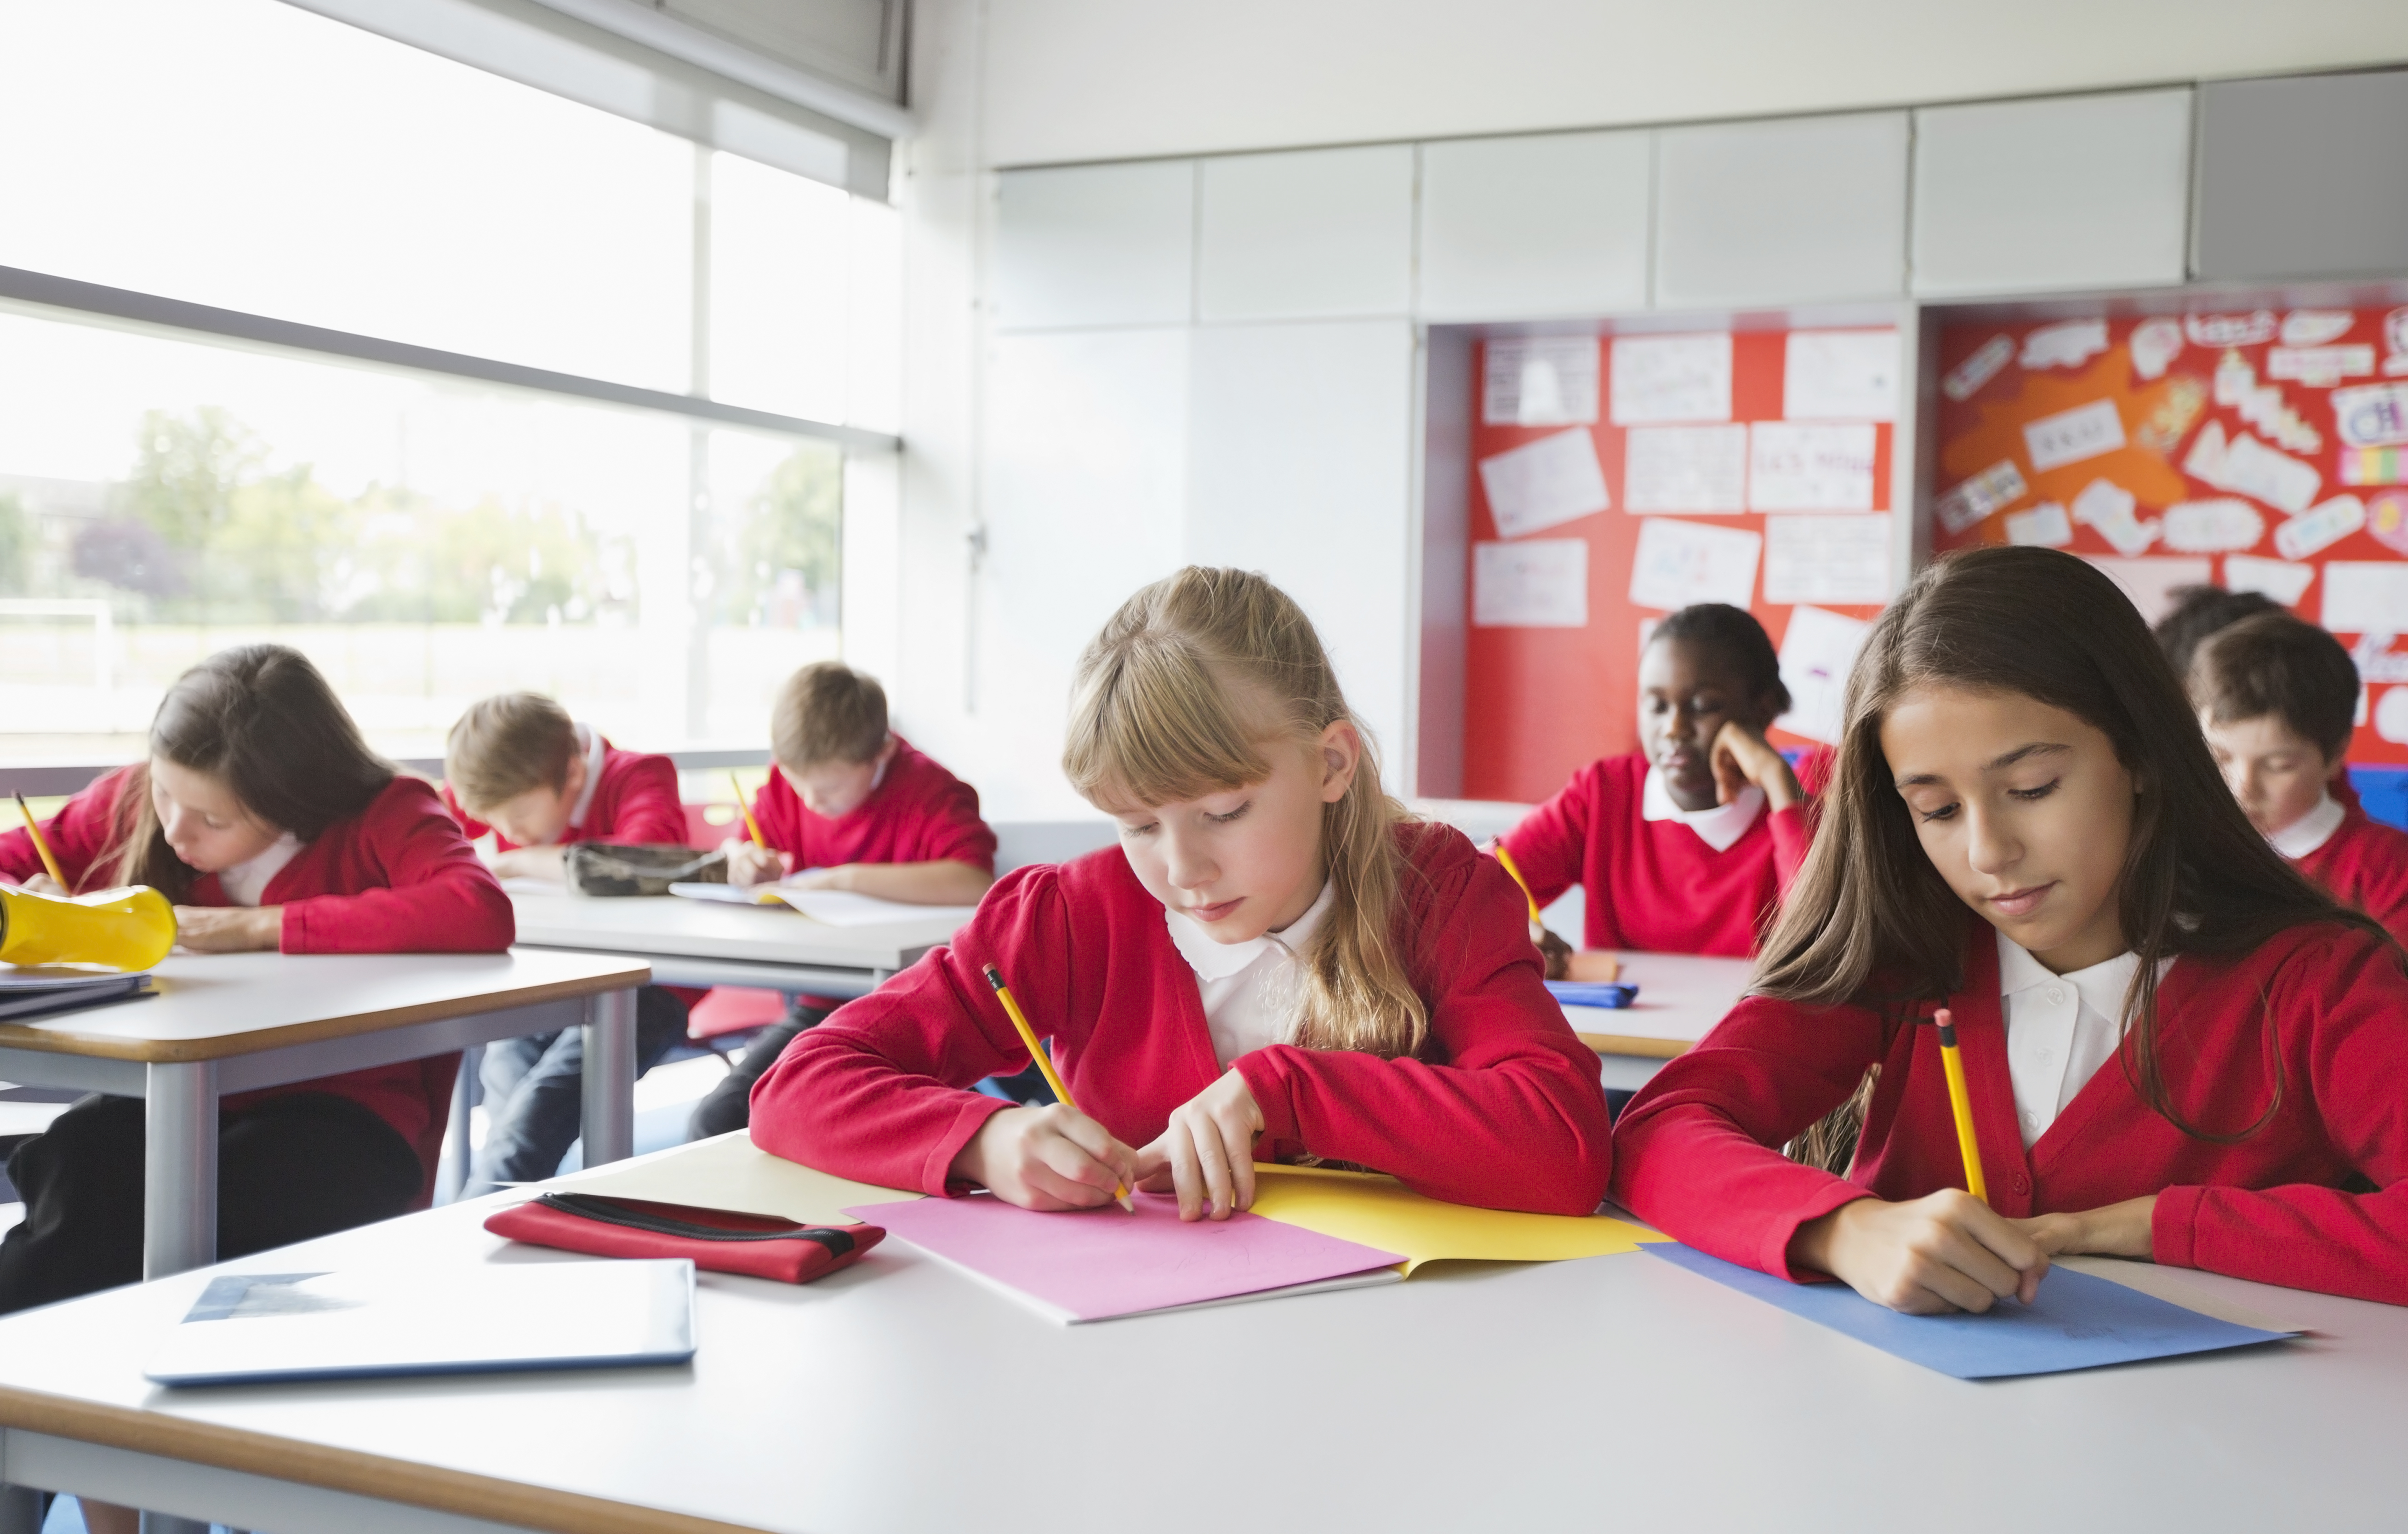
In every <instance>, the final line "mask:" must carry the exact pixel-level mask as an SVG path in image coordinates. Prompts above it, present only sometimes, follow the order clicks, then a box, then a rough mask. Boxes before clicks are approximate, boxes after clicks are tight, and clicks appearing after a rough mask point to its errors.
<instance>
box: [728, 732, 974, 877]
mask: <svg viewBox="0 0 2408 1534" xmlns="http://www.w3.org/2000/svg"><path fill="white" fill-rule="evenodd" d="M753 819H755V820H757V821H759V822H760V823H761V839H762V840H764V841H766V842H767V843H768V844H769V846H770V847H771V848H772V849H774V850H776V851H778V852H781V853H794V854H795V867H796V870H797V871H799V870H801V869H804V868H834V867H841V866H842V865H844V864H847V863H936V862H940V861H951V862H955V863H967V864H968V865H970V866H971V867H974V868H982V869H984V870H985V871H986V872H988V873H993V872H994V871H995V833H994V832H993V831H992V830H989V829H988V828H987V824H986V822H985V821H983V820H981V819H980V818H979V796H978V790H977V789H975V788H972V787H971V786H970V785H969V784H968V783H966V782H964V781H961V780H960V779H959V778H956V777H954V776H953V774H952V773H950V772H948V771H946V770H945V769H944V768H943V767H939V766H938V765H937V762H936V760H935V759H934V758H933V757H929V756H925V755H923V754H921V753H919V752H916V751H914V750H912V749H911V746H910V742H909V741H906V740H905V739H903V738H901V737H900V736H897V737H896V741H895V755H894V758H893V760H891V761H889V762H888V763H887V764H886V776H885V777H883V778H882V779H880V780H879V781H878V786H877V787H876V788H874V789H872V790H871V791H870V794H869V797H867V799H864V800H863V801H862V802H861V803H860V804H859V805H857V806H855V807H854V808H853V810H849V811H847V812H846V813H844V814H842V815H839V816H836V817H835V818H833V819H831V818H829V817H828V816H826V815H817V814H813V813H812V812H811V811H810V810H809V809H807V808H806V807H805V806H804V804H803V799H802V796H801V795H799V794H796V792H795V787H794V785H793V784H792V783H789V782H788V781H786V775H785V774H784V773H782V772H780V771H778V770H777V769H775V768H774V767H773V768H771V769H770V772H769V781H767V782H766V783H764V784H762V785H761V791H760V792H759V793H758V794H755V795H753Z"/></svg>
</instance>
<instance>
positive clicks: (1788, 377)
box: [1463, 329, 1901, 802]
mask: <svg viewBox="0 0 2408 1534" xmlns="http://www.w3.org/2000/svg"><path fill="white" fill-rule="evenodd" d="M1900 366H1901V364H1900V361H1899V350H1898V337H1897V333H1896V331H1894V330H1888V329H1870V330H1869V329H1845V330H1806V329H1799V330H1780V329H1773V330H1756V331H1739V332H1725V331H1715V332H1706V333H1695V334H1689V335H1660V336H1659V335H1637V336H1612V337H1593V336H1590V337H1492V338H1490V339H1489V340H1487V341H1484V342H1483V343H1481V346H1480V351H1479V356H1478V359H1477V372H1476V376H1477V378H1478V380H1479V385H1478V387H1477V388H1476V389H1475V390H1474V391H1473V393H1474V399H1473V404H1472V410H1473V418H1472V434H1471V443H1472V452H1471V457H1472V474H1471V486H1470V502H1471V523H1470V540H1471V550H1470V553H1471V558H1470V559H1469V562H1468V565H1469V571H1468V578H1469V582H1470V588H1471V589H1470V592H1469V613H1470V616H1471V624H1470V627H1469V634H1468V636H1467V638H1466V644H1465V681H1464V713H1465V719H1464V770H1463V793H1464V794H1465V796H1468V797H1471V798H1482V799H1508V800H1518V801H1524V802H1534V801H1537V800H1541V799H1544V798H1546V797H1548V796H1551V795H1553V794H1554V793H1555V791H1556V790H1557V789H1559V788H1561V787H1562V786H1563V784H1564V782H1565V781H1566V780H1567V779H1568V778H1570V775H1571V774H1572V772H1573V771H1574V770H1576V769H1577V768H1579V767H1583V766H1584V765H1585V764H1587V763H1588V762H1590V761H1593V760H1595V759H1596V758H1598V757H1599V756H1604V755H1609V754H1614V753H1623V752H1628V751H1632V750H1635V749H1637V746H1638V725H1637V710H1638V686H1637V672H1638V666H1639V651H1640V645H1641V633H1642V630H1643V629H1644V628H1645V627H1646V626H1648V625H1651V624H1653V623H1654V622H1655V621H1656V620H1657V619H1660V618H1662V617H1663V616H1664V614H1665V613H1666V612H1668V611H1670V610H1671V609H1674V608H1677V607H1681V606H1684V605H1686V604H1687V603H1688V602H1691V601H1705V600H1714V601H1728V602H1731V603H1733V604H1734V605H1738V606H1744V607H1747V608H1749V609H1751V610H1753V611H1754V612H1755V613H1756V617H1757V618H1758V620H1760V621H1761V622H1762V623H1763V624H1764V625H1765V628H1766V630H1767V632H1768V633H1770V635H1771V637H1772V639H1773V642H1774V643H1775V645H1777V646H1780V647H1781V649H1782V652H1783V672H1784V676H1785V680H1787V681H1789V683H1790V687H1791V691H1792V693H1793V694H1795V695H1798V697H1799V707H1798V709H1797V710H1796V711H1795V712H1794V713H1793V715H1792V716H1791V717H1790V718H1788V719H1787V720H1786V721H1785V724H1787V725H1789V726H1791V727H1789V728H1785V729H1781V730H1776V731H1775V732H1774V738H1775V739H1776V740H1783V741H1786V742H1788V743H1792V744H1796V743H1800V742H1803V741H1807V740H1812V739H1820V738H1826V736H1827V735H1828V733H1829V721H1830V720H1832V719H1835V718H1836V710H1837V703H1838V692H1839V686H1840V684H1841V683H1842V681H1844V677H1845V666H1846V661H1847V659H1848V658H1849V657H1850V656H1851V655H1852V654H1853V647H1854V644H1855V642H1856V640H1858V639H1860V638H1861V636H1862V631H1863V628H1864V625H1865V624H1868V623H1869V622H1870V620H1871V618H1873V617H1874V616H1875V615H1877V614H1878V613H1879V611H1880V609H1881V607H1882V604H1883V603H1884V602H1885V601H1886V600H1887V598H1888V596H1889V595H1891V592H1892V590H1893V581H1892V570H1893V563H1894V561H1893V554H1892V547H1893V544H1892V537H1891V526H1890V516H1889V511H1890V502H1891V495H1890V487H1891V478H1890V458H1891V451H1892V447H1891V436H1892V424H1891V423H1892V419H1893V417H1894V415H1895V413H1896V404H1897V397H1898V392H1899V367H1900Z"/></svg>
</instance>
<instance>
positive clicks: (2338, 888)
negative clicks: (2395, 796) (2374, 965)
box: [2294, 797, 2408, 943]
mask: <svg viewBox="0 0 2408 1534" xmlns="http://www.w3.org/2000/svg"><path fill="white" fill-rule="evenodd" d="M2294 867H2297V868H2298V869H2299V870H2300V872H2301V873H2303V874H2306V875H2307V876H2308V877H2309V878H2310V879H2313V880H2315V882H2317V883H2319V884H2322V885H2323V886H2324V887H2325V889H2326V890H2327V891H2329V893H2330V894H2331V896H2332V897H2333V898H2334V899H2336V900H2339V901H2340V902H2342V903H2343V905H2347V906H2355V907H2357V908H2358V910H2362V911H2364V912H2366V913H2367V914H2368V915H2369V916H2372V917H2373V918H2374V919H2375V920H2376V921H2378V922H2381V923H2382V924H2383V925H2384V926H2385V927H2386V928H2387V929H2388V930H2389V931H2390V933H2391V935H2392V936H2393V937H2395V938H2397V939H2400V940H2401V942H2403V943H2408V831H2397V830H2394V829H2392V828H2391V827H2390V826H2388V825H2386V824H2382V823H2381V822H2379V821H2373V820H2369V819H2368V818H2367V814H2366V811H2365V810H2360V809H2359V808H2358V804H2357V801H2356V799H2355V798H2354V797H2353V799H2352V800H2351V802H2350V803H2349V805H2348V807H2347V808H2346V809H2345V810H2343V814H2342V819H2341V828H2340V829H2338V830H2336V831H2335V832H2333V834H2332V835H2331V836H2329V837H2328V838H2326V839H2325V844H2324V845H2323V846H2321V847H2319V848H2317V849H2316V850H2315V852H2313V853H2309V854H2308V855H2307V856H2305V857H2302V858H2300V859H2298V860H2297V861H2296V863H2295V864H2294Z"/></svg>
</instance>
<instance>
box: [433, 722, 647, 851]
mask: <svg viewBox="0 0 2408 1534" xmlns="http://www.w3.org/2000/svg"><path fill="white" fill-rule="evenodd" d="M443 803H444V805H445V806H446V807H447V808H449V809H450V810H451V811H452V814H453V815H455V816H457V817H458V818H459V822H460V828H461V829H462V830H463V831H465V832H466V833H467V836H468V839H469V840H471V841H474V840H476V839H478V838H479V837H481V836H483V835H484V834H485V833H486V832H487V831H490V830H493V827H491V826H489V825H487V824H485V823H484V822H482V821H480V820H479V819H477V818H476V817H475V816H474V815H471V814H469V813H468V812H467V811H466V810H463V809H461V808H460V801H459V800H458V799H456V798H454V797H452V785H451V784H450V783H445V784H444V785H443ZM572 841H616V842H639V843H652V844H662V843H666V844H667V845H668V846H672V847H682V846H684V845H685V804H684V801H683V800H681V799H680V798H679V797H678V775H677V764H676V763H675V762H672V761H670V760H669V759H668V758H667V757H666V756H651V755H647V754H645V753H642V752H635V751H621V750H620V749H619V748H618V747H616V746H614V745H612V744H610V742H609V741H608V740H605V741H603V742H602V776H601V781H599V782H597V783H595V787H594V802H593V803H592V804H589V805H587V806H586V807H585V819H584V821H583V822H581V824H576V825H572V826H570V827H568V828H567V829H566V830H565V831H563V832H562V833H561V834H560V844H561V845H563V846H566V845H567V844H568V843H569V842H572ZM517 846H518V843H517V842H515V841H512V840H511V839H509V838H508V837H506V836H503V835H502V834H501V833H500V832H498V831H495V832H494V850H495V852H502V853H507V852H509V851H510V850H512V849H513V848H515V847H517Z"/></svg>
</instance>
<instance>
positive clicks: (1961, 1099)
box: [1931, 1007, 1990, 1204]
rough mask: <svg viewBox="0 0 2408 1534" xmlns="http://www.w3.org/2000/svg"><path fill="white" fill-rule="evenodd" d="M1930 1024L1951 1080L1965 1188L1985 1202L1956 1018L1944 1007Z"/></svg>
mask: <svg viewBox="0 0 2408 1534" xmlns="http://www.w3.org/2000/svg"><path fill="white" fill-rule="evenodd" d="M1931 1021H1933V1022H1934V1023H1937V1024H1939V1025H1940V1069H1941V1073H1942V1075H1944V1076H1946V1077H1947V1078H1948V1106H1949V1109H1950V1110H1951V1111H1954V1112H1955V1113H1956V1115H1957V1151H1958V1152H1959V1153H1960V1154H1963V1156H1964V1157H1965V1188H1966V1191H1968V1192H1969V1193H1971V1194H1972V1196H1973V1197H1976V1198H1979V1199H1980V1200H1982V1202H1984V1203H1985V1204H1986V1203H1988V1202H1989V1201H1990V1190H1989V1189H1988V1188H1986V1187H1985V1186H1984V1185H1983V1183H1982V1142H1981V1141H1980V1140H1976V1139H1974V1138H1973V1099H1972V1097H1971V1095H1970V1094H1969V1093H1967V1091H1966V1090H1965V1061H1964V1057H1963V1056H1961V1055H1959V1054H1957V1019H1956V1018H1955V1017H1954V1016H1953V1015H1951V1014H1950V1012H1949V1011H1948V1009H1947V1008H1945V1007H1942V1008H1941V1009H1940V1011H1938V1012H1937V1013H1936V1014H1934V1015H1933V1017H1932V1019H1931Z"/></svg>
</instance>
